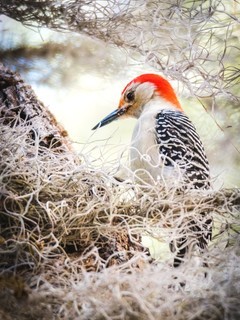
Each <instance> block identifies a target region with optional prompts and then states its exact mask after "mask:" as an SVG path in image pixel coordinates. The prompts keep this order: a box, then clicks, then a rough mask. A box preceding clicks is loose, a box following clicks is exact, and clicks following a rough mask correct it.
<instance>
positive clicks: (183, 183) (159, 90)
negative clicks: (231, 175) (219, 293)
mask: <svg viewBox="0 0 240 320" xmlns="http://www.w3.org/2000/svg"><path fill="white" fill-rule="evenodd" d="M128 117H133V118H136V119H137V122H136V125H135V127H134V129H133V134H132V140H131V149H130V163H131V169H132V171H133V172H135V173H136V176H137V178H138V181H142V182H147V183H150V184H157V183H160V184H161V183H162V184H163V185H164V186H165V187H168V188H171V187H175V188H178V189H179V190H184V189H209V188H210V169H209V162H208V159H207V156H206V153H205V150H204V147H203V144H202V142H201V139H200V136H199V135H198V133H197V130H196V128H195V126H194V125H193V123H192V122H191V120H190V119H189V117H188V116H187V115H186V114H185V113H184V110H183V108H182V106H181V104H180V102H179V99H178V97H177V95H176V93H175V91H174V89H173V87H172V85H171V84H170V82H169V81H168V80H167V79H165V78H164V77H162V76H161V75H158V74H153V73H147V74H141V75H139V76H137V77H135V78H134V79H133V80H131V81H130V82H129V83H128V84H127V85H126V86H125V87H124V89H123V91H122V92H121V97H120V101H119V105H118V108H117V109H116V110H114V111H113V112H111V113H110V114H109V115H108V116H106V117H105V118H103V119H102V120H101V121H100V122H99V123H98V124H97V125H96V126H94V127H93V128H92V130H96V129H98V128H100V127H103V126H105V125H107V124H109V123H111V122H112V121H114V120H118V119H123V118H128ZM196 220H197V221H194V220H191V221H190V222H189V225H190V228H191V230H192V231H193V232H194V234H195V235H196V243H197V246H198V248H199V249H200V251H204V250H205V249H206V248H207V245H208V242H209V240H210V239H211V234H212V219H211V218H209V217H206V215H205V213H202V214H201V218H200V220H202V223H201V224H200V225H199V223H200V222H199V219H196ZM170 250H171V251H172V252H175V257H174V262H173V265H174V267H178V266H179V265H180V264H181V263H182V262H183V261H184V257H185V255H186V253H187V252H188V250H189V244H188V236H187V231H182V234H181V235H180V237H178V239H177V240H176V241H171V243H170Z"/></svg>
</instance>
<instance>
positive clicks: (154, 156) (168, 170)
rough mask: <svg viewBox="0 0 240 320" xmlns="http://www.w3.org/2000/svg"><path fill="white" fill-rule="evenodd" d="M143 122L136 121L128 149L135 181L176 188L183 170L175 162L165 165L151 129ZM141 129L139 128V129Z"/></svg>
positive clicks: (179, 184) (181, 179) (181, 181)
mask: <svg viewBox="0 0 240 320" xmlns="http://www.w3.org/2000/svg"><path fill="white" fill-rule="evenodd" d="M144 127H145V126H144V124H143V123H142V122H141V123H137V125H136V127H135V129H134V132H133V138H132V144H131V149H130V161H131V169H132V171H133V173H134V178H135V180H136V182H137V183H140V184H150V185H156V184H160V185H162V186H165V187H166V188H172V187H175V188H178V187H180V186H181V185H182V184H183V183H184V179H183V177H184V172H185V170H183V169H182V168H180V167H179V166H178V164H177V163H173V164H172V165H171V166H169V165H168V166H166V165H165V162H166V159H165V158H164V156H163V155H161V154H160V153H159V144H158V143H157V142H156V138H155V133H154V130H155V128H154V123H153V129H149V127H148V129H145V128H144ZM140 129H141V130H140Z"/></svg>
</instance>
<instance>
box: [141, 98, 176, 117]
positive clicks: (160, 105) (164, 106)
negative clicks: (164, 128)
mask: <svg viewBox="0 0 240 320" xmlns="http://www.w3.org/2000/svg"><path fill="white" fill-rule="evenodd" d="M161 110H172V111H182V110H180V109H179V108H178V107H176V105H174V104H173V103H171V102H169V101H167V100H165V99H164V98H161V97H155V98H153V99H151V100H150V101H149V102H147V103H146V104H145V105H144V107H143V109H142V113H141V115H140V116H142V115H146V114H148V113H149V114H157V113H159V112H160V111H161Z"/></svg>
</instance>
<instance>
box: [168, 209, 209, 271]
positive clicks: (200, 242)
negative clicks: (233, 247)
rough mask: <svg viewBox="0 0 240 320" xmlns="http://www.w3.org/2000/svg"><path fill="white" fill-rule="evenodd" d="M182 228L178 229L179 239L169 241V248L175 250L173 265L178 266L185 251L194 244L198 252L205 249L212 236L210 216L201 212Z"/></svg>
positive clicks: (182, 259)
mask: <svg viewBox="0 0 240 320" xmlns="http://www.w3.org/2000/svg"><path fill="white" fill-rule="evenodd" d="M184 229H185V230H181V231H180V237H179V239H176V240H173V241H171V243H170V250H171V251H172V252H175V258H174V262H173V266H174V267H178V266H179V265H180V264H181V263H182V262H183V261H184V258H185V256H186V254H187V252H188V251H189V249H190V248H191V247H193V245H194V244H196V245H197V246H198V248H199V249H200V253H203V252H204V251H205V250H206V248H207V245H208V243H209V241H210V240H211V238H212V218H211V217H207V216H206V215H205V214H204V213H201V215H200V218H199V219H198V220H197V221H196V220H191V221H190V222H189V223H188V225H187V227H186V228H184Z"/></svg>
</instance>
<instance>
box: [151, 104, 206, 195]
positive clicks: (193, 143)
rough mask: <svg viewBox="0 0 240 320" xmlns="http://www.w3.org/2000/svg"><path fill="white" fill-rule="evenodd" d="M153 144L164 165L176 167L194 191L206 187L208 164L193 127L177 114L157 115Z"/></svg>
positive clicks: (181, 114)
mask: <svg viewBox="0 0 240 320" xmlns="http://www.w3.org/2000/svg"><path fill="white" fill-rule="evenodd" d="M156 142H157V144H158V145H159V151H160V154H161V157H162V159H163V161H164V165H165V166H175V165H178V166H179V168H180V169H182V171H183V172H184V180H185V181H186V182H189V183H190V182H192V185H193V187H194V188H196V189H199V188H208V187H209V164H208V160H207V157H206V154H205V151H204V148H203V145H202V142H201V140H200V137H199V135H198V133H197V132H196V129H195V127H194V125H193V124H192V123H191V121H190V120H189V118H188V117H187V116H186V115H184V114H183V113H182V112H179V111H170V110H162V111H161V112H159V113H158V114H157V116H156Z"/></svg>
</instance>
